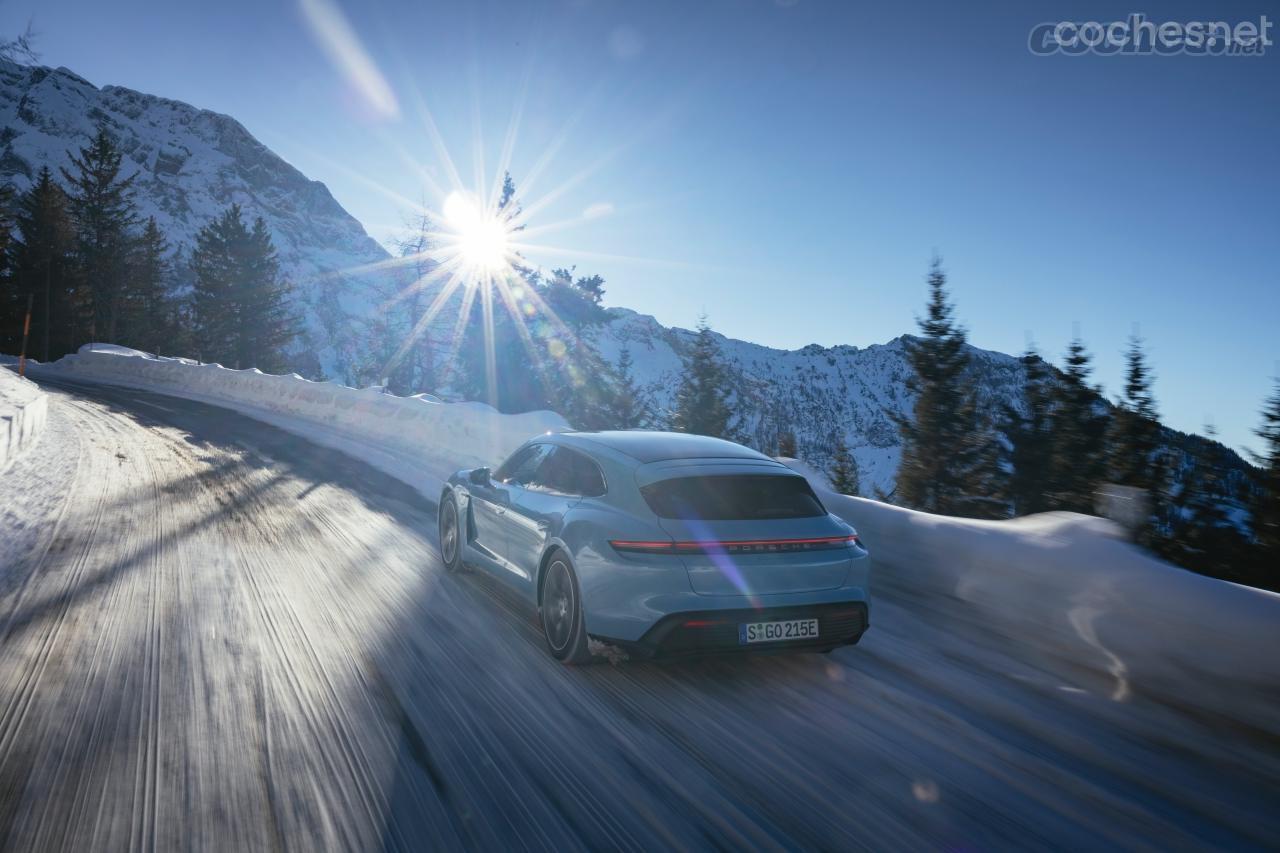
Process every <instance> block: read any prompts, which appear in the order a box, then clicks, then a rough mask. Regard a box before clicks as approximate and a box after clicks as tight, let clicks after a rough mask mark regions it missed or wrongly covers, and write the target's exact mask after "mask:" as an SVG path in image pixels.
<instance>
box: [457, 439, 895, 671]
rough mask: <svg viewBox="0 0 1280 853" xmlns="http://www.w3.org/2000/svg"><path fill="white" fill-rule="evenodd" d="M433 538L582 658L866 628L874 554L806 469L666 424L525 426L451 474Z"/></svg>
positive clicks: (849, 634)
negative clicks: (648, 427) (567, 428)
mask: <svg viewBox="0 0 1280 853" xmlns="http://www.w3.org/2000/svg"><path fill="white" fill-rule="evenodd" d="M440 551H441V556H442V557H443V559H444V562H445V565H446V566H447V567H448V568H449V569H450V570H453V571H457V570H459V569H462V568H463V567H464V566H465V567H476V568H479V569H481V570H483V571H486V572H488V573H490V574H492V575H494V576H495V577H497V578H499V579H500V580H502V581H503V582H505V583H508V584H510V585H511V586H512V587H514V588H515V589H516V590H517V591H519V593H520V594H521V595H523V596H524V597H525V598H526V599H527V600H528V601H529V602H530V603H531V604H533V605H534V606H536V607H537V608H538V613H539V616H540V618H541V622H542V627H543V632H544V633H545V635H546V639H547V647H548V648H549V649H550V651H551V654H552V655H553V656H554V657H555V658H556V659H557V660H560V661H563V662H564V663H569V664H578V663H586V662H587V661H589V660H591V658H592V657H593V656H594V654H595V653H596V652H599V651H601V650H602V647H601V646H599V645H597V642H598V643H603V644H606V646H605V647H606V648H607V646H614V647H620V648H622V649H624V650H625V651H627V652H628V653H629V654H630V655H632V656H637V657H654V656H661V657H670V656H684V655H695V654H705V653H720V652H738V651H783V650H792V649H796V650H800V649H804V650H812V651H830V650H831V649H833V648H835V647H837V646H842V645H849V644H852V643H856V642H858V640H859V639H860V638H861V637H862V634H863V632H864V631H866V629H867V624H868V621H867V617H868V594H867V581H868V569H869V564H870V560H869V559H868V556H867V552H866V550H865V549H864V548H863V547H862V544H861V543H860V542H859V541H858V535H857V533H856V532H855V531H854V530H853V528H852V527H850V526H849V525H848V524H846V523H845V522H844V521H842V520H841V519H839V518H837V517H836V516H834V515H831V514H830V513H828V512H827V510H826V509H825V508H824V507H823V506H822V503H821V501H819V500H818V497H817V495H815V494H814V492H813V490H812V489H811V488H810V487H809V483H808V482H807V481H806V480H805V479H804V478H803V477H801V476H799V475H798V474H796V473H795V472H793V471H792V470H791V469H789V468H787V467H786V466H785V465H782V464H780V463H778V462H775V461H774V460H772V459H770V458H769V457H767V456H764V455H762V454H760V453H757V452H756V451H754V450H751V449H749V448H746V447H743V446H741V445H739V444H734V443H733V442H729V441H723V440H721V439H718V438H708V437H706V436H698V435H686V434H683V433H668V432H643V431H624V432H570V433H560V434H554V435H544V436H539V437H537V438H534V439H532V440H530V441H529V442H527V443H526V444H524V445H523V446H521V447H520V449H518V450H517V451H516V452H515V453H513V454H512V455H511V458H509V459H508V460H507V461H506V462H504V463H502V465H501V466H500V467H499V468H498V469H497V470H496V471H492V472H491V471H490V470H489V469H488V468H473V469H470V470H463V471H459V472H458V473H456V474H454V475H453V476H452V477H450V478H449V482H448V483H447V484H446V485H445V488H444V491H443V493H442V495H441V497H440Z"/></svg>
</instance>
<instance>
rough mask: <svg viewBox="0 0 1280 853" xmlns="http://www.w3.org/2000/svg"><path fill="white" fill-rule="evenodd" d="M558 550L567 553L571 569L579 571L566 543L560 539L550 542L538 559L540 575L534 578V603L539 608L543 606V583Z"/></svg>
mask: <svg viewBox="0 0 1280 853" xmlns="http://www.w3.org/2000/svg"><path fill="white" fill-rule="evenodd" d="M558 552H560V553H563V554H564V555H565V559H566V560H567V561H568V563H569V569H570V571H574V572H576V571H577V569H575V568H574V566H573V555H572V554H570V553H569V549H568V548H567V547H565V544H564V543H563V542H561V541H559V540H552V541H550V542H548V543H547V547H546V548H544V549H543V551H542V556H541V557H540V558H539V559H538V575H537V577H535V578H534V585H533V589H534V604H535V605H537V606H538V607H539V608H541V607H542V583H543V581H544V580H545V579H546V577H547V566H549V565H551V558H552V557H553V556H554V555H555V554H556V553H558Z"/></svg>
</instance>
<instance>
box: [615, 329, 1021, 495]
mask: <svg viewBox="0 0 1280 853" xmlns="http://www.w3.org/2000/svg"><path fill="white" fill-rule="evenodd" d="M609 313H610V315H611V319H610V321H609V323H608V324H607V325H606V326H605V327H604V328H603V329H602V330H601V331H600V332H599V334H598V335H597V338H596V342H597V347H598V349H599V351H600V353H601V354H602V355H603V356H604V357H605V358H606V359H607V360H609V361H611V362H615V363H616V361H617V359H618V355H619V353H620V352H621V350H622V348H623V347H624V346H625V347H628V348H629V349H630V351H631V357H632V358H633V359H634V360H635V366H634V373H635V377H636V380H637V381H638V382H639V383H640V384H641V385H643V386H644V388H645V390H646V392H647V393H648V394H649V395H650V398H651V399H652V401H653V402H654V404H655V407H656V408H657V409H658V410H659V415H660V416H661V414H662V413H664V412H667V411H669V410H670V409H671V407H672V405H673V402H674V396H675V391H676V388H677V387H678V386H679V384H680V375H681V372H682V362H681V359H680V355H679V354H680V353H681V352H683V351H684V350H685V349H686V348H687V347H688V346H689V345H691V343H692V341H693V338H694V335H695V334H696V333H695V332H693V331H691V330H689V329H679V328H667V327H665V326H663V325H662V324H660V323H659V322H658V321H657V320H655V319H654V318H653V317H650V316H647V315H642V314H637V313H636V312H634V311H630V310H627V309H625V308H614V309H611V310H610V312H609ZM716 337H717V339H718V340H719V343H720V350H721V354H722V355H723V357H724V361H725V364H726V366H727V368H728V369H729V372H730V374H731V375H732V377H733V380H734V382H733V385H734V393H735V400H734V411H735V412H736V413H737V414H738V416H739V418H740V423H739V429H740V430H741V431H742V432H743V433H745V436H746V437H747V438H748V439H749V440H750V441H751V443H753V444H754V445H755V446H757V447H761V448H765V449H770V448H773V447H775V446H776V444H777V437H778V433H779V432H783V431H788V430H789V431H792V432H794V433H795V435H796V444H797V450H798V452H799V455H800V457H801V458H803V459H806V460H809V461H811V462H815V463H819V464H822V463H825V462H826V461H827V460H828V459H829V458H830V455H831V452H832V450H833V449H834V447H835V443H836V439H837V437H838V436H843V437H844V439H845V441H846V442H847V443H848V445H849V447H850V449H851V450H852V452H853V455H854V456H855V457H856V458H857V460H858V466H859V469H860V473H861V485H862V490H863V493H864V494H871V495H874V494H875V493H876V490H877V489H878V490H880V491H883V492H884V493H886V494H888V493H890V492H892V491H893V484H894V478H895V476H896V474H897V470H898V462H899V460H900V458H901V455H902V445H901V441H900V439H899V436H898V428H897V426H896V425H895V424H894V421H893V416H894V415H897V414H907V413H909V412H910V410H911V407H912V406H913V404H914V400H915V398H914V396H913V395H912V394H911V393H910V392H909V391H908V390H907V385H906V383H907V377H908V376H909V375H910V373H911V367H910V365H909V364H908V362H907V356H906V348H905V345H904V338H903V337H898V338H895V339H894V340H892V341H889V342H888V343H886V344H875V345H872V346H869V347H864V348H861V349H860V348H858V347H855V346H836V347H822V346H818V345H817V344H810V345H809V346H806V347H803V348H802V349H798V350H779V349H772V348H770V347H766V346H761V345H760V344H753V343H750V342H747V341H739V340H734V339H732V338H727V337H724V336H723V335H718V334H717V335H716ZM970 350H971V355H972V363H971V366H970V375H971V381H972V382H973V383H974V384H975V385H976V387H977V388H978V389H979V394H980V395H981V397H982V399H983V401H984V402H985V403H986V404H987V405H988V406H992V407H998V406H1000V405H1003V404H1006V403H1012V404H1013V405H1015V406H1020V405H1021V386H1022V378H1023V377H1022V366H1021V365H1020V364H1019V362H1018V359H1017V358H1015V357H1013V356H1011V355H1006V354H1004V353H999V352H991V351H989V350H982V349H977V348H975V347H970Z"/></svg>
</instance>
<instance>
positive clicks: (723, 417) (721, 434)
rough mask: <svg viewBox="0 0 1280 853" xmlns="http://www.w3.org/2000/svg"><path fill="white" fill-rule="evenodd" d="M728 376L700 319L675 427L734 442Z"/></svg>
mask: <svg viewBox="0 0 1280 853" xmlns="http://www.w3.org/2000/svg"><path fill="white" fill-rule="evenodd" d="M728 382H729V380H728V374H727V371H726V370H725V367H724V364H723V362H722V361H721V357H720V345H719V343H717V342H716V338H715V335H714V333H713V332H712V331H711V326H710V325H708V323H707V318H706V317H705V316H703V317H700V318H699V319H698V333H697V335H696V336H695V337H694V339H693V347H692V349H691V350H690V351H689V354H688V356H687V357H686V358H685V360H684V376H683V378H682V379H681V381H680V387H679V389H677V391H676V400H675V411H674V412H673V413H672V417H671V427H672V429H674V430H676V431H677V432H691V433H696V434H698V435H710V436H715V437H716V438H730V437H731V435H732V430H731V428H730V420H731V418H732V417H733V413H732V411H731V410H730V408H729V389H728Z"/></svg>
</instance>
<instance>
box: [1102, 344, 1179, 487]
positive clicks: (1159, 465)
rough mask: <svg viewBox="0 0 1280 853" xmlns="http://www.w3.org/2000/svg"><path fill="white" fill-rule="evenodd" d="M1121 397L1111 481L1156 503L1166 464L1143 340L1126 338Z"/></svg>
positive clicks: (1113, 431)
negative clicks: (1162, 455) (1127, 348)
mask: <svg viewBox="0 0 1280 853" xmlns="http://www.w3.org/2000/svg"><path fill="white" fill-rule="evenodd" d="M1125 363H1126V366H1127V367H1126V371H1125V385H1124V395H1123V396H1122V397H1121V399H1119V400H1118V401H1116V412H1115V417H1114V418H1113V419H1112V421H1111V429H1110V442H1109V443H1110V446H1111V452H1110V456H1111V473H1110V476H1111V479H1112V480H1113V481H1114V482H1116V483H1119V484H1121V485H1124V486H1133V487H1136V488H1139V489H1145V490H1146V491H1147V493H1148V495H1150V498H1151V500H1152V501H1153V504H1152V505H1153V508H1154V506H1155V503H1154V502H1155V501H1158V500H1159V499H1160V498H1161V497H1162V496H1163V494H1164V489H1165V485H1166V484H1165V479H1166V476H1165V465H1164V461H1163V459H1162V457H1161V454H1160V446H1161V442H1160V415H1159V412H1158V411H1157V410H1156V402H1155V397H1154V395H1153V394H1152V392H1151V382H1152V374H1151V368H1150V367H1149V366H1148V365H1147V361H1146V355H1145V354H1144V353H1143V350H1142V340H1141V339H1140V338H1139V337H1137V335H1134V336H1133V337H1131V338H1130V339H1129V350H1128V352H1127V353H1126V354H1125Z"/></svg>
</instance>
